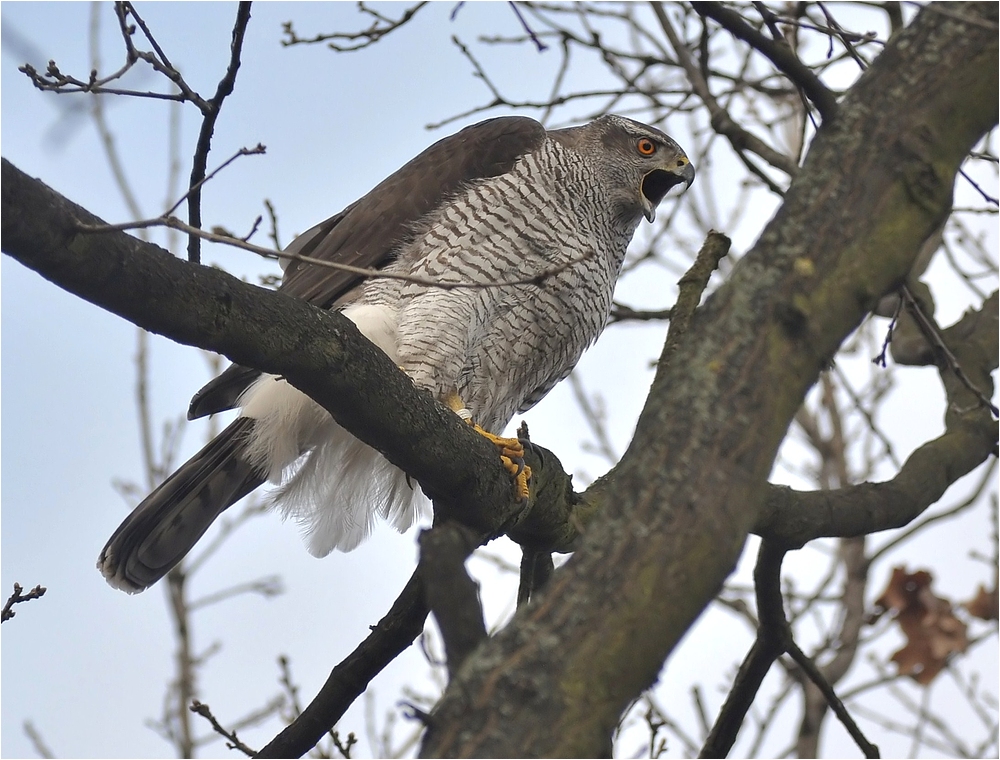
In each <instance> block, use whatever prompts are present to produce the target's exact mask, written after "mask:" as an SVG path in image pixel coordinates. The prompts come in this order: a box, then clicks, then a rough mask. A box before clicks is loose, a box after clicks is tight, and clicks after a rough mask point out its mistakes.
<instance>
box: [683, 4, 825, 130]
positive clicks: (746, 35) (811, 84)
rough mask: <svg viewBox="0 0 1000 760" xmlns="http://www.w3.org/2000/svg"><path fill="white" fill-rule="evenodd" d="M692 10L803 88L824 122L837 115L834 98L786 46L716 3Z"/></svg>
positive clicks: (695, 7)
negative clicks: (763, 57)
mask: <svg viewBox="0 0 1000 760" xmlns="http://www.w3.org/2000/svg"><path fill="white" fill-rule="evenodd" d="M691 7H692V8H694V10H695V11H696V12H697V13H698V14H699V15H701V16H707V17H708V18H710V19H713V20H714V21H716V22H718V23H719V25H720V26H722V27H723V28H724V29H725V30H726V31H728V32H729V33H730V34H732V35H733V36H734V37H736V38H738V39H741V40H743V41H744V42H746V43H747V44H749V45H750V46H751V47H752V48H753V49H754V50H757V51H758V52H760V53H761V54H762V55H764V56H765V57H766V58H767V59H768V60H769V61H771V63H773V64H774V65H775V66H776V67H777V68H778V70H779V71H781V72H782V73H783V74H785V75H786V76H787V77H788V78H789V79H791V80H792V82H794V83H795V84H796V85H798V86H799V87H801V88H802V91H803V92H805V94H806V96H807V97H808V98H809V100H811V101H812V102H813V103H814V104H815V106H816V110H818V111H819V113H820V116H822V117H823V121H824V122H828V121H830V120H832V119H833V118H834V117H835V116H836V115H837V98H836V96H835V95H834V94H833V93H832V92H831V91H830V90H829V89H828V88H827V86H826V85H825V84H823V82H822V81H820V79H819V77H817V76H816V75H815V74H814V73H813V71H812V69H810V68H809V67H808V66H806V65H805V64H804V63H802V61H801V60H800V59H799V57H798V56H797V55H795V53H794V52H793V51H792V49H791V48H790V47H789V46H788V45H787V43H786V44H782V43H781V42H778V41H775V40H772V39H769V38H768V37H766V36H764V35H763V34H761V33H760V32H758V31H757V30H756V29H754V28H753V27H752V26H750V25H749V24H748V23H747V22H746V21H745V20H744V19H743V17H742V16H741V15H740V14H739V13H737V12H736V11H734V10H730V9H729V8H726V7H724V6H723V5H722V4H721V3H715V2H693V3H691Z"/></svg>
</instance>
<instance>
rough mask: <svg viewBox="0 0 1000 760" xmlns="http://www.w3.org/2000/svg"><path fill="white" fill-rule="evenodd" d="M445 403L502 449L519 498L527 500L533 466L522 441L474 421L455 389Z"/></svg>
mask: <svg viewBox="0 0 1000 760" xmlns="http://www.w3.org/2000/svg"><path fill="white" fill-rule="evenodd" d="M444 403H445V404H447V406H448V408H449V409H451V410H452V411H453V412H455V414H457V415H458V416H459V417H461V418H462V419H463V420H465V421H466V422H468V423H469V424H470V425H472V426H473V429H474V430H475V431H476V432H477V433H479V434H480V435H481V436H483V437H484V438H486V439H487V440H489V441H490V442H491V443H493V444H494V445H495V446H496V447H497V448H498V449H500V462H501V464H503V466H504V468H506V470H507V472H509V473H510V475H511V477H512V478H513V479H514V491H515V493H516V494H517V498H518V499H520V500H521V501H524V500H526V499H527V498H528V481H530V480H531V468H530V467H528V466H527V465H526V464H525V463H524V446H522V445H521V442H520V441H519V440H517V439H516V438H500V437H499V436H496V435H493V434H492V433H488V432H486V431H485V430H483V429H482V428H481V427H479V425H476V424H475V423H474V422H473V421H472V413H471V412H470V411H469V410H468V408H466V406H465V402H464V401H462V399H461V398H460V397H459V395H458V393H456V392H455V391H452V392H451V393H449V394H448V395H447V396H446V397H445V399H444Z"/></svg>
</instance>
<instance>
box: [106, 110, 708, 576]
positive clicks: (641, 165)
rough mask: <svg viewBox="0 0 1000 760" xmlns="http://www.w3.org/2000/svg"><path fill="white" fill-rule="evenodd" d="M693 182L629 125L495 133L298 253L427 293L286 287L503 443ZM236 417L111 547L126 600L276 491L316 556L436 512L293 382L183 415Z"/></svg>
mask: <svg viewBox="0 0 1000 760" xmlns="http://www.w3.org/2000/svg"><path fill="white" fill-rule="evenodd" d="M693 179H694V169H693V167H692V166H691V163H690V161H689V160H688V158H687V157H686V156H685V155H684V152H683V151H682V150H681V149H680V147H679V146H678V145H677V143H675V142H674V141H673V140H672V139H670V138H669V137H668V136H667V135H665V134H664V133H663V132H661V131H659V130H658V129H654V128H652V127H648V126H645V125H643V124H639V123H638V122H635V121H632V120H631V119H627V118H624V117H621V116H614V115H608V116H602V117H600V118H598V119H597V120H595V121H593V122H591V123H589V124H587V125H584V126H580V127H572V128H568V129H559V130H551V131H546V130H545V128H544V127H542V125H541V124H539V123H538V122H536V121H533V120H532V119H528V118H523V117H504V118H497V119H490V120H488V121H484V122H481V123H479V124H476V125H473V126H470V127H467V128H466V129H463V130H462V131H460V132H458V133H457V134H454V135H452V136H450V137H446V138H444V139H443V140H441V141H439V142H437V143H435V144H434V145H432V146H431V147H429V148H427V149H426V150H425V151H424V152H423V153H421V154H420V155H419V156H417V157H416V158H414V159H413V160H412V161H410V162H409V163H407V164H406V165H405V166H403V167H402V168H401V169H399V171H397V172H396V173H395V174H393V175H392V176H390V177H389V178H388V179H386V180H385V181H384V182H382V183H381V184H379V185H378V186H377V187H375V188H374V189H373V190H372V191H371V192H369V193H368V194H367V195H365V196H364V197H363V198H361V199H360V200H358V201H356V202H355V203H353V204H352V205H350V206H348V207H347V208H346V209H344V210H343V211H342V212H341V213H339V214H337V215H336V216H333V217H331V218H330V219H327V220H326V221H324V222H322V223H321V224H318V225H316V226H315V227H313V228H312V229H310V230H308V231H307V232H306V233H304V234H303V235H301V236H300V237H298V238H296V239H295V240H294V241H293V242H292V243H291V244H290V245H289V246H288V248H287V249H286V251H288V252H291V253H296V254H301V255H305V256H309V257H311V258H316V259H324V260H328V261H336V262H342V263H346V264H352V265H355V266H358V267H366V268H371V269H381V270H384V271H385V272H394V273H400V274H407V275H412V276H415V279H414V280H409V281H407V280H401V279H387V278H378V277H372V278H368V279H364V278H363V277H360V276H358V275H357V274H351V273H347V272H344V271H339V270H334V269H330V268H327V267H322V266H317V265H309V264H308V263H302V262H301V261H292V262H291V263H290V264H289V265H288V266H287V268H286V270H285V274H284V279H283V281H282V284H281V288H280V289H281V291H282V292H284V293H286V294H289V295H293V296H297V297H299V298H303V299H305V300H307V301H309V302H311V303H313V304H315V305H317V306H320V307H322V308H326V309H341V310H342V311H343V314H344V315H345V316H346V317H348V318H349V319H351V320H352V321H353V322H354V323H355V324H356V325H357V326H358V328H359V329H360V330H361V332H362V333H363V334H364V335H365V336H366V337H367V338H368V339H369V340H370V341H372V342H373V343H374V344H375V345H377V346H378V347H379V348H380V349H382V350H383V351H384V352H385V353H386V354H388V355H389V356H390V357H391V358H392V360H393V361H394V362H395V363H396V364H398V365H399V366H400V367H401V368H402V369H403V370H404V371H405V372H406V373H407V374H408V375H409V376H410V378H411V379H412V380H413V382H414V384H415V385H416V386H417V387H419V388H423V389H425V390H427V391H430V392H431V393H432V394H433V395H434V396H435V397H436V398H437V399H439V400H440V401H442V402H443V403H446V404H448V405H449V406H450V407H451V408H452V409H453V410H455V411H456V412H458V413H459V414H461V415H462V416H463V417H465V418H466V419H471V420H472V421H473V422H475V423H477V424H478V425H480V426H481V428H482V429H483V430H484V431H486V432H489V433H493V434H499V433H500V432H502V430H503V428H504V426H506V425H507V423H508V422H509V421H510V419H511V417H512V416H513V415H514V413H515V412H518V411H525V410H527V409H529V408H530V407H531V406H533V405H534V404H535V403H537V402H538V401H539V400H540V399H541V398H542V397H543V396H544V395H545V394H546V393H548V392H549V390H550V389H551V388H552V386H553V385H555V384H556V383H557V382H559V380H561V379H562V378H564V377H565V376H566V375H567V374H568V373H569V372H570V370H571V369H572V368H573V366H574V365H575V364H576V362H577V361H578V360H579V358H580V355H581V354H582V353H583V351H584V349H585V348H586V347H587V346H588V345H590V344H591V343H592V342H593V341H594V340H595V339H596V338H597V336H598V335H599V334H600V332H601V330H602V329H603V328H604V325H605V323H606V321H607V318H608V314H609V313H610V309H611V299H612V293H613V290H614V286H615V281H616V279H617V277H618V274H619V271H620V269H621V266H622V261H623V259H624V258H625V249H626V247H627V246H628V244H629V241H630V240H631V239H632V235H633V233H634V232H635V230H636V228H637V227H638V225H639V223H640V221H641V220H642V218H643V217H645V218H646V219H647V220H649V221H652V220H653V218H654V215H655V210H656V207H657V205H658V204H659V203H660V201H661V200H662V199H663V197H664V196H665V195H666V193H667V191H668V190H670V188H672V187H674V186H675V185H678V184H680V183H685V184H686V185H690V184H691V182H692V181H693ZM426 281H431V282H435V283H470V282H471V283H477V284H479V285H485V286H486V287H474V288H468V287H459V288H454V289H443V288H438V287H434V286H433V285H428V284H425V283H426ZM504 283H508V284H504ZM509 283H519V284H509ZM237 406H239V407H241V411H240V416H239V417H238V418H237V419H236V420H235V421H234V422H233V423H232V424H231V425H229V427H227V428H226V429H225V430H223V431H222V433H220V434H219V435H218V436H217V437H216V438H215V439H214V440H212V441H211V442H210V443H209V444H208V445H207V446H205V448H204V449H202V450H201V451H200V452H198V453H197V454H195V455H194V457H192V458H191V459H190V460H189V461H188V462H187V463H185V464H184V465H182V466H181V468H180V469H179V470H177V472H175V473H174V474H173V475H171V476H170V477H169V478H167V479H166V481H164V483H163V484H162V485H160V486H159V488H157V489H156V490H155V491H153V492H152V493H151V494H150V495H149V496H148V497H146V499H145V500H144V501H143V502H142V503H141V504H139V506H137V507H136V508H135V510H134V511H133V512H132V514H131V515H129V516H128V517H127V518H126V519H125V521H124V522H123V523H122V524H121V526H120V527H119V528H118V530H117V531H115V533H114V535H113V536H112V537H111V539H110V540H109V541H108V543H107V545H106V546H105V547H104V550H103V551H102V552H101V556H100V559H99V560H98V568H99V569H100V570H101V572H102V573H103V574H104V576H105V577H106V578H107V580H108V582H109V583H110V584H111V585H112V586H115V587H117V588H120V589H122V590H124V591H128V592H137V591H141V590H143V589H144V588H146V587H148V586H150V585H151V584H153V583H155V582H156V581H157V580H159V579H160V578H161V577H162V576H163V575H165V574H166V573H167V571H169V570H170V568H172V567H173V566H174V565H175V564H177V562H179V561H180V560H181V559H182V558H183V557H184V555H185V554H187V552H188V551H189V550H190V549H191V547H193V546H194V544H195V542H197V541H198V539H199V538H201V536H202V534H203V533H204V532H205V530H207V528H208V526H209V525H211V523H212V521H213V520H215V518H216V517H218V516H219V515H220V514H221V513H222V512H223V511H224V510H225V509H226V508H228V507H229V506H230V505H232V504H233V503H235V502H236V501H238V500H239V499H241V498H242V497H243V496H245V495H247V494H248V493H250V491H252V490H254V489H255V488H257V487H258V486H260V485H261V484H262V483H264V482H265V481H266V480H271V481H274V482H276V483H280V486H279V488H278V489H277V491H276V492H275V494H274V495H273V499H274V502H275V503H276V504H277V505H278V506H279V508H280V509H281V511H282V512H283V513H284V514H285V515H286V516H293V517H295V518H297V519H298V520H299V521H300V522H302V523H303V525H304V526H305V527H306V536H307V538H306V540H307V544H308V548H309V551H310V552H311V553H313V554H314V555H317V556H323V555H325V554H327V553H329V552H330V551H331V550H333V549H341V550H344V551H349V550H350V549H353V548H354V547H355V546H357V545H358V544H359V543H360V542H361V541H362V540H363V539H364V538H365V537H366V536H367V535H368V533H369V532H370V530H371V526H372V523H373V520H374V517H375V515H381V516H382V517H383V518H385V519H386V520H388V521H389V522H390V523H392V524H393V525H394V526H395V527H396V528H397V529H399V530H401V531H402V530H405V529H406V528H408V527H409V526H410V525H411V524H412V522H413V520H414V518H415V517H416V515H417V514H418V511H419V509H420V508H421V506H422V504H423V502H424V497H423V495H422V494H421V493H420V492H419V490H418V489H417V488H415V487H414V486H413V485H412V484H411V482H409V481H408V479H407V477H406V475H405V474H404V473H403V472H402V471H401V470H399V469H398V468H396V467H394V466H393V465H391V464H390V463H389V462H388V461H387V460H386V459H385V458H384V457H383V456H382V455H381V454H379V453H378V452H376V451H375V450H374V449H372V448H370V447H368V446H367V445H365V444H364V443H362V442H361V441H359V440H358V439H356V438H355V437H353V436H352V435H351V434H350V433H348V432H347V431H346V430H344V429H343V428H341V427H340V426H339V425H337V423H335V422H334V421H333V419H332V417H330V415H329V413H327V412H326V410H324V409H323V408H322V407H320V406H319V405H317V404H316V403H315V402H314V401H312V400H311V399H310V398H309V397H307V396H306V395H304V394H303V393H301V392H300V391H298V390H296V389H295V388H293V387H292V386H291V385H289V384H288V383H287V382H286V381H285V380H283V379H280V378H277V377H275V376H272V375H266V374H262V373H261V372H260V371H258V370H254V369H251V368H249V367H242V366H239V365H233V366H231V367H230V368H229V369H227V370H226V371H225V372H223V373H222V374H221V375H220V376H219V377H217V378H216V379H215V380H213V381H211V382H210V383H209V384H208V385H206V386H205V387H204V388H203V389H202V390H201V391H199V392H198V393H197V394H196V395H195V396H194V398H193V399H192V401H191V406H190V409H189V410H188V417H189V418H191V419H194V418H197V417H203V416H205V415H208V414H213V413H215V412H220V411H223V410H226V409H232V408H234V407H237Z"/></svg>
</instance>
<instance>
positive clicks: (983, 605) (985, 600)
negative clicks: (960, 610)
mask: <svg viewBox="0 0 1000 760" xmlns="http://www.w3.org/2000/svg"><path fill="white" fill-rule="evenodd" d="M962 606H963V607H965V609H967V610H968V611H969V614H970V615H975V616H976V617H977V618H979V619H980V620H997V619H998V618H1000V593H998V592H997V588H996V587H994V588H993V590H992V591H987V590H986V587H985V586H983V585H982V584H980V585H979V591H978V592H977V593H976V595H975V596H974V597H972V599H970V600H969V601H968V602H965V603H964V604H963V605H962Z"/></svg>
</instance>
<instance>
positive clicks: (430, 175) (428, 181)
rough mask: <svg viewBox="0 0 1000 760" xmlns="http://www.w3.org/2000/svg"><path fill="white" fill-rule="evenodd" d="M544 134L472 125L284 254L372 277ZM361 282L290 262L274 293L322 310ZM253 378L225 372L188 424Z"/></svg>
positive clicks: (492, 123)
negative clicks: (426, 221)
mask: <svg viewBox="0 0 1000 760" xmlns="http://www.w3.org/2000/svg"><path fill="white" fill-rule="evenodd" d="M544 139H545V128H544V127H542V125H541V124H539V123H538V122H537V121H534V120H533V119H528V118H525V117H523V116H506V117H500V118H496V119H489V120H487V121H483V122H480V123H479V124H474V125H472V126H470V127H466V128H465V129H463V130H461V131H460V132H457V133H455V134H454V135H451V136H449V137H446V138H444V139H443V140H439V141H438V142H436V143H434V144H433V145H431V146H430V147H429V148H427V149H426V150H425V151H424V152H423V153H421V154H420V155H418V156H417V157H416V158H414V159H413V160H412V161H410V162H408V163H407V164H405V165H404V166H403V167H402V168H400V169H399V170H398V171H396V172H395V173H394V174H392V175H391V176H389V177H388V178H387V179H385V180H384V181H382V182H381V183H380V184H379V185H377V186H376V187H375V188H374V189H372V190H371V191H370V192H369V193H368V194H367V195H365V196H364V197H363V198H361V199H360V200H358V201H356V202H354V203H353V204H351V205H350V206H348V207H347V208H346V209H344V210H343V211H341V212H340V213H339V214H337V215H335V216H332V217H330V218H329V219H327V220H326V221H324V222H321V223H320V224H317V225H316V226H315V227H312V228H311V229H309V230H307V231H306V232H305V233H303V234H302V235H300V236H299V237H297V238H296V239H295V240H293V241H292V242H291V243H290V244H289V245H288V246H287V247H286V249H285V250H287V251H290V252H293V253H299V254H302V255H305V256H309V257H311V258H316V259H322V260H324V261H332V262H338V263H342V264H350V265H351V266H355V267H363V268H366V269H380V268H382V267H384V266H385V265H386V264H388V263H389V262H390V261H392V259H393V256H394V255H395V254H396V252H398V251H399V249H400V248H401V247H402V246H404V245H405V244H406V243H407V242H409V241H410V240H411V239H412V238H413V236H414V235H415V234H416V231H417V229H419V226H420V221H421V220H422V219H423V218H424V217H426V216H427V215H428V214H430V213H432V212H433V211H434V210H435V209H437V208H438V207H439V206H440V205H441V204H442V203H445V202H447V201H448V200H449V199H450V198H452V197H453V196H454V195H455V194H456V193H458V192H459V191H460V190H461V189H462V188H463V187H465V186H466V185H468V183H470V182H473V181H475V180H477V179H485V178H488V177H496V176H499V175H501V174H504V173H506V172H508V171H510V169H511V167H513V165H514V164H515V162H516V161H517V159H518V158H520V157H521V156H523V155H525V154H526V153H530V152H532V151H534V150H535V149H537V148H538V147H539V146H540V145H541V144H542V142H543V141H544ZM363 279H364V278H363V277H361V276H359V275H356V274H351V273H348V272H343V271H339V270H336V269H331V268H328V267H323V266H317V265H313V264H307V263H303V262H298V261H293V262H291V263H290V264H289V265H288V267H287V268H286V269H285V276H284V279H283V280H282V283H281V286H280V287H279V290H280V291H282V292H283V293H287V294H288V295H292V296H296V297H298V298H303V299H305V300H306V301H309V302H310V303H313V304H315V305H317V306H320V307H322V308H324V309H328V308H331V307H334V306H339V305H341V304H342V303H344V302H346V300H348V299H349V296H350V295H351V291H353V290H354V289H355V288H356V287H357V286H358V285H360V284H361V282H362V280H363ZM259 375H260V371H259V370H255V369H251V368H249V367H241V366H240V365H236V364H234V365H232V366H231V367H229V368H228V369H227V370H226V371H225V372H223V373H222V374H221V375H219V376H218V377H217V378H215V379H214V380H212V381H211V382H209V383H208V384H207V385H206V386H205V387H204V388H202V389H201V390H200V391H198V392H197V393H196V394H195V395H194V398H192V399H191V405H190V407H189V408H188V419H192V420H193V419H197V418H198V417H204V416H206V415H208V414H214V413H216V412H221V411H224V410H226V409H232V408H233V407H234V406H235V405H236V401H237V400H238V399H239V396H240V394H241V393H243V391H244V390H246V389H247V388H248V387H249V386H250V384H251V383H252V382H253V381H254V380H255V379H256V378H257V377H258V376H259Z"/></svg>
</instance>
